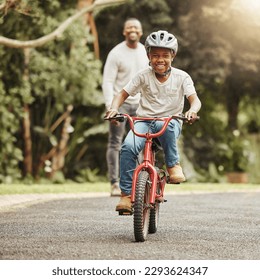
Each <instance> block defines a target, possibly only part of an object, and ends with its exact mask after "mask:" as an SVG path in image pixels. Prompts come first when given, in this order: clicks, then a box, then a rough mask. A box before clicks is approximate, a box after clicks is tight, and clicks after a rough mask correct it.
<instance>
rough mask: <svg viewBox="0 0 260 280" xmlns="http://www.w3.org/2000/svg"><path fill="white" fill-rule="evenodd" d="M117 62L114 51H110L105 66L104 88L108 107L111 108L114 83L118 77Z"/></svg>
mask: <svg viewBox="0 0 260 280" xmlns="http://www.w3.org/2000/svg"><path fill="white" fill-rule="evenodd" d="M117 72H118V69H117V63H116V58H115V56H114V54H113V53H111V52H110V53H109V54H108V56H107V60H106V63H105V66H104V72H103V83H102V90H103V96H104V100H105V105H106V108H107V109H109V108H110V106H111V103H112V100H113V97H114V83H115V80H116V77H117Z"/></svg>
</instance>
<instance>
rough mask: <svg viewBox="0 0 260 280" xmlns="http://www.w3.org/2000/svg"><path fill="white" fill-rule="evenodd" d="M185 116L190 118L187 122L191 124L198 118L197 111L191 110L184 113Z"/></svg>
mask: <svg viewBox="0 0 260 280" xmlns="http://www.w3.org/2000/svg"><path fill="white" fill-rule="evenodd" d="M184 116H185V118H187V119H188V121H187V123H189V124H193V123H194V122H195V121H196V120H197V113H196V112H194V111H190V110H189V111H187V112H186V113H185V114H184Z"/></svg>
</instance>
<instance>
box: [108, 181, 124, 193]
mask: <svg viewBox="0 0 260 280" xmlns="http://www.w3.org/2000/svg"><path fill="white" fill-rule="evenodd" d="M110 195H111V196H120V195H121V190H120V188H119V184H118V183H117V182H116V183H114V184H113V185H111V192H110Z"/></svg>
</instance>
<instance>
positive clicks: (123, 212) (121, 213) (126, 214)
mask: <svg viewBox="0 0 260 280" xmlns="http://www.w3.org/2000/svg"><path fill="white" fill-rule="evenodd" d="M132 214H133V213H132V212H129V211H118V215H119V216H131V215H132Z"/></svg>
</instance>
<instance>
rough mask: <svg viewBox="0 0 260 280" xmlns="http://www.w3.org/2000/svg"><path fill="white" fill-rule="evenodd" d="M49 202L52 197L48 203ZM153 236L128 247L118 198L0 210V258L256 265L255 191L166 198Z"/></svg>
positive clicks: (259, 198)
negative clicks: (245, 262) (117, 207)
mask: <svg viewBox="0 0 260 280" xmlns="http://www.w3.org/2000/svg"><path fill="white" fill-rule="evenodd" d="M52 199H53V198H52ZM167 199H168V202H167V203H164V204H163V205H162V207H161V211H160V221H159V228H158V231H157V233H155V234H152V235H149V237H148V241H146V242H144V243H136V242H134V236H133V220H132V217H121V216H118V215H117V213H116V212H115V211H114V207H115V204H116V203H117V200H118V198H111V197H109V196H105V197H104V196H103V197H102V196H101V197H82V198H79V197H77V196H74V197H73V198H68V197H66V196H65V197H61V198H59V197H56V200H49V201H41V202H40V200H39V201H38V203H37V204H30V205H27V207H20V208H9V209H7V208H6V209H5V210H3V209H2V211H1V212H0V259H9V260H10V259H16V260H17V259H18V260H19V259H28V260H32V259H49V260H51V259H60V260H62V259H86V260H98V259H102V260H103V259H112V260H117V259H136V260H138V259H146V260H147V259H176V260H178V259H186V260H189V259H197V260H204V259H209V260H215V259H223V260H225V259H234V260H236V259H241V260H245V259H249V260H252V259H260V192H248V193H247V192H240V193H225V194H224V193H213V194H186V195H171V194H170V195H167Z"/></svg>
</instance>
